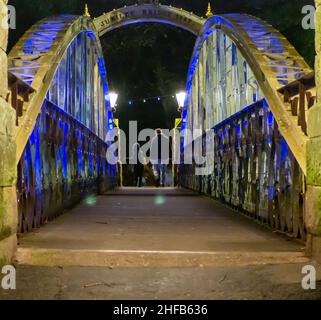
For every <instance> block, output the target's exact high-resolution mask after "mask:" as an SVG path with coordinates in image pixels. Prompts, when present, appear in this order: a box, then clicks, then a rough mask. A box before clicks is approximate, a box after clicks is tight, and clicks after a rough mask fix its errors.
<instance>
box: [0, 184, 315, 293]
mask: <svg viewBox="0 0 321 320" xmlns="http://www.w3.org/2000/svg"><path fill="white" fill-rule="evenodd" d="M301 247H302V246H301V245H300V244H298V243H296V242H293V241H291V240H289V239H287V238H285V237H283V236H281V235H279V234H275V233H272V232H271V231H269V230H266V229H264V228H262V227H260V226H258V225H256V224H254V223H252V222H251V221H249V220H247V219H246V218H244V217H242V216H240V215H238V214H236V213H234V212H233V211H231V210H230V209H228V208H226V207H224V206H222V205H221V204H219V203H217V202H215V201H213V200H211V199H209V198H206V197H203V196H199V195H197V194H195V193H192V192H189V191H185V190H174V189H159V190H157V189H140V190H138V189H123V190H117V191H116V192H111V193H109V194H106V195H104V196H99V197H97V198H96V199H94V198H88V199H87V201H85V202H84V203H83V204H81V205H79V206H78V207H76V208H75V209H73V210H71V211H70V212H69V213H66V214H65V215H63V216H61V217H60V218H58V219H57V220H55V221H53V222H51V223H49V224H48V225H46V226H45V227H43V228H41V229H40V231H39V232H35V233H30V234H27V235H25V236H23V237H21V238H20V246H19V252H18V258H19V260H20V264H19V265H18V270H17V283H18V284H19V286H18V288H17V290H16V291H14V292H13V291H12V292H3V291H2V292H1V291H0V299H249V298H250V299H267V298H268V299H269V298H273V299H319V298H320V288H321V286H319V285H318V290H312V291H311V290H310V291H304V290H302V287H301V280H302V273H301V270H302V266H303V265H306V264H307V263H311V262H310V261H309V262H307V260H306V258H304V257H303V253H302V248H301ZM318 279H321V278H320V274H319V275H318Z"/></svg>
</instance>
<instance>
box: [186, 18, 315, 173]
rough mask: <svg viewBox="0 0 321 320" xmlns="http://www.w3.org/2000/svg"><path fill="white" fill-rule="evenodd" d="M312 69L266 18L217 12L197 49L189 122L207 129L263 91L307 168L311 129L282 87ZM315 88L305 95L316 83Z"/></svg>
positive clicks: (189, 87) (191, 72) (190, 80)
mask: <svg viewBox="0 0 321 320" xmlns="http://www.w3.org/2000/svg"><path fill="white" fill-rule="evenodd" d="M311 72H312V70H311V69H310V68H309V66H308V65H307V64H306V63H305V62H304V60H303V58H302V57H301V56H300V55H299V54H298V53H297V52H296V50H295V49H294V47H293V46H291V45H290V44H289V42H288V41H287V40H286V39H285V38H284V37H283V36H282V35H281V34H280V33H279V32H278V31H276V30H275V29H274V28H273V27H271V26H270V25H268V24H266V23H265V22H263V21H261V20H259V19H257V18H254V17H252V16H247V15H241V14H228V15H224V16H214V17H212V18H210V19H209V20H207V22H206V23H205V24H204V26H203V29H202V32H201V33H200V35H199V38H198V40H197V43H196V46H195V49H194V53H193V58H192V61H191V65H190V69H189V75H188V81H187V91H188V93H189V103H188V107H187V108H186V109H185V110H184V118H183V121H184V126H185V127H193V128H202V129H204V130H206V129H208V128H210V127H211V126H214V125H215V124H216V123H218V122H219V121H220V120H224V119H225V118H227V117H229V116H230V115H232V114H233V113H234V112H237V111H239V110H242V108H244V107H246V106H248V105H250V104H251V103H254V102H255V101H258V100H259V99H260V98H263V97H264V98H265V99H266V100H267V102H268V104H269V107H270V108H271V110H272V112H273V114H274V116H275V118H276V121H277V122H278V125H279V130H280V132H281V133H282V135H283V136H284V138H285V140H286V141H287V143H288V145H289V147H290V149H291V150H292V152H293V154H294V155H295V157H296V159H297V161H298V162H299V164H300V166H301V168H302V170H303V171H304V172H306V154H305V145H306V140H307V137H306V131H305V130H303V128H301V126H300V125H298V124H300V121H298V118H297V117H296V116H295V115H294V113H293V112H292V111H291V105H290V104H289V103H288V102H289V101H287V99H285V97H284V95H283V94H282V93H281V92H282V88H283V87H284V86H287V85H289V84H291V83H293V81H298V80H299V79H301V78H303V77H305V76H307V75H309V74H310V73H311ZM310 91H311V92H310V93H309V94H308V95H307V96H306V97H308V96H311V95H313V94H314V92H315V88H311V89H310ZM306 97H304V98H303V99H306ZM251 100H252V101H251ZM306 105H309V103H307V104H306ZM304 112H306V110H304Z"/></svg>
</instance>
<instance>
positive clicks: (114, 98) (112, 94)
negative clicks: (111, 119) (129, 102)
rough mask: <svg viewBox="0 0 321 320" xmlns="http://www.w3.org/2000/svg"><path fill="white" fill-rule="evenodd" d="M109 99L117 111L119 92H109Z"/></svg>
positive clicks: (113, 108)
mask: <svg viewBox="0 0 321 320" xmlns="http://www.w3.org/2000/svg"><path fill="white" fill-rule="evenodd" d="M107 99H108V100H109V102H110V106H111V109H112V111H113V112H116V103H117V99H118V94H117V93H115V92H109V93H108V95H107Z"/></svg>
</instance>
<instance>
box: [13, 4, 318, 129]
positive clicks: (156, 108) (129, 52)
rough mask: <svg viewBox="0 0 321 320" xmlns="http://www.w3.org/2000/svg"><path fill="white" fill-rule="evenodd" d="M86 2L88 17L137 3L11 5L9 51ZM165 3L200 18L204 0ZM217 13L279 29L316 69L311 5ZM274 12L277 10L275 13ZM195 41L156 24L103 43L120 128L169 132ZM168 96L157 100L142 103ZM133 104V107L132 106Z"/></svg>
mask: <svg viewBox="0 0 321 320" xmlns="http://www.w3.org/2000/svg"><path fill="white" fill-rule="evenodd" d="M85 2H87V3H88V6H89V10H90V13H91V15H92V17H95V16H99V15H100V14H102V13H103V12H108V11H110V10H112V9H113V8H117V7H120V6H123V5H125V4H126V5H130V4H133V3H136V2H138V1H130V0H127V1H122V0H87V1H77V0H53V1H44V0H12V1H9V4H12V5H15V6H16V8H17V30H15V31H11V33H10V41H9V48H10V47H12V45H13V44H15V43H16V41H17V40H18V39H19V38H20V36H21V35H22V34H23V33H24V32H25V31H26V30H27V29H28V28H29V27H30V26H31V25H32V24H33V23H35V22H37V21H38V20H40V19H42V18H44V17H48V16H50V15H53V14H59V13H72V14H82V12H83V8H84V4H85ZM160 2H161V3H163V4H172V5H173V6H177V7H183V8H184V9H186V10H189V11H194V12H195V13H197V14H199V15H202V16H204V14H205V12H206V9H207V3H208V0H197V1H195V0H170V1H166V0H163V1H160ZM211 3H212V5H213V7H214V11H215V13H218V14H220V13H231V12H240V13H248V14H253V15H255V16H258V17H260V18H262V19H264V20H267V21H268V22H270V23H271V24H272V25H273V26H274V27H276V28H277V29H279V30H280V31H281V32H282V33H283V34H284V35H285V36H286V37H287V38H288V39H289V40H290V42H292V43H293V44H294V46H295V47H296V48H297V50H298V51H299V52H300V53H301V54H302V55H303V56H304V57H305V59H306V60H307V62H308V63H309V64H310V65H311V66H313V64H314V32H313V31H305V30H303V29H302V28H301V20H302V17H303V15H302V14H301V8H302V6H304V5H306V4H314V1H313V0H229V1H226V0H216V1H211ZM276 8H277V9H276ZM195 40H196V38H195V36H193V35H192V34H190V33H188V32H186V31H183V30H180V29H178V28H175V27H172V26H167V25H160V24H140V25H132V26H127V27H126V28H122V29H118V30H115V31H112V32H110V33H109V34H107V35H105V36H104V37H103V38H102V39H101V41H102V45H103V50H104V55H105V62H106V67H107V72H108V80H109V85H110V87H111V88H112V89H113V90H115V91H117V92H118V93H119V95H120V100H119V103H118V111H117V113H116V117H118V118H120V124H121V126H122V127H123V128H126V127H127V123H128V121H129V120H138V121H139V127H140V128H146V127H148V128H156V127H162V128H171V127H173V125H174V119H175V118H176V117H178V116H179V114H178V113H177V111H176V108H177V106H176V101H175V99H172V98H171V96H172V95H173V94H175V92H177V91H178V90H180V89H184V87H185V79H186V75H187V70H188V65H189V61H190V58H191V54H192V51H193V47H194V43H195ZM158 96H168V97H167V98H164V99H162V100H161V101H158V100H157V99H153V100H147V101H146V103H144V102H143V99H144V98H149V97H158ZM130 101H132V102H130Z"/></svg>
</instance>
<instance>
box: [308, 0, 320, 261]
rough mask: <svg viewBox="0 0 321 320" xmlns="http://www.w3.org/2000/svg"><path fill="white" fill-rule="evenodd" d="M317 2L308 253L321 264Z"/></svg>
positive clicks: (318, 4)
mask: <svg viewBox="0 0 321 320" xmlns="http://www.w3.org/2000/svg"><path fill="white" fill-rule="evenodd" d="M315 2H316V8H317V11H316V37H315V47H316V53H317V56H316V62H315V75H316V86H317V100H318V101H317V103H316V104H315V105H314V106H313V107H312V108H311V109H310V110H309V112H308V136H309V141H308V144H307V193H306V205H305V207H306V208H305V222H306V226H307V230H308V241H307V250H308V253H309V254H311V255H312V256H313V258H315V259H316V260H318V261H319V262H320V263H321V0H315Z"/></svg>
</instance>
